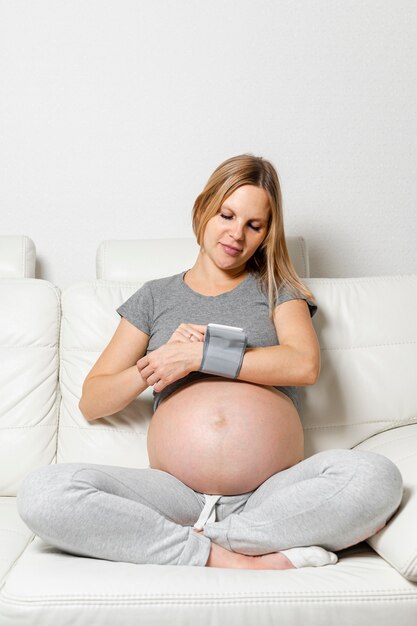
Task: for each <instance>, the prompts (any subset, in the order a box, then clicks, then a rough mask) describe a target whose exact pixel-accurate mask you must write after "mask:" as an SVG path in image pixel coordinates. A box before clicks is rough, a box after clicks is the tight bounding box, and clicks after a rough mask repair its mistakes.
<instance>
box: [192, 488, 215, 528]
mask: <svg viewBox="0 0 417 626" xmlns="http://www.w3.org/2000/svg"><path fill="white" fill-rule="evenodd" d="M204 497H205V499H206V503H205V505H204V507H203V510H202V511H201V513H200V517H199V518H198V520H197V521H196V523H195V524H194V528H195V529H196V530H202V529H203V528H204V526H205V525H206V524H207V522H208V523H211V522H215V521H216V502H217V500H219V498H221V495H219V496H211V495H207V494H204Z"/></svg>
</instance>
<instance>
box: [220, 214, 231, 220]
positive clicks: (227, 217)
mask: <svg viewBox="0 0 417 626" xmlns="http://www.w3.org/2000/svg"><path fill="white" fill-rule="evenodd" d="M220 217H222V218H223V219H224V220H231V219H232V216H231V215H225V214H224V213H220Z"/></svg>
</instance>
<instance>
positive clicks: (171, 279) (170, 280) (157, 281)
mask: <svg viewBox="0 0 417 626" xmlns="http://www.w3.org/2000/svg"><path fill="white" fill-rule="evenodd" d="M183 275H184V272H179V274H172V276H164V277H163V278H153V279H151V280H148V281H147V282H146V283H145V285H146V286H147V288H148V289H150V290H151V291H152V293H160V292H163V291H166V290H172V289H175V288H178V287H179V286H181V282H182V277H183Z"/></svg>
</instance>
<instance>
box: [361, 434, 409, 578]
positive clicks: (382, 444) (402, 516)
mask: <svg viewBox="0 0 417 626" xmlns="http://www.w3.org/2000/svg"><path fill="white" fill-rule="evenodd" d="M355 449H356V450H370V451H372V452H378V453H380V454H383V455H384V456H386V457H388V458H389V459H390V460H391V461H393V462H394V463H395V464H396V465H397V467H398V468H399V470H400V472H401V474H402V477H403V483H404V493H403V498H402V501H401V505H400V507H399V509H398V510H397V512H396V513H395V514H394V515H393V517H392V518H391V519H390V520H389V522H388V524H387V525H386V526H385V527H384V528H383V529H382V530H381V531H379V532H378V533H376V534H375V535H373V536H372V537H370V538H369V539H367V543H368V544H369V545H370V546H371V547H372V548H373V549H374V550H375V552H377V553H378V554H379V555H380V556H381V557H382V558H383V559H385V560H386V561H387V562H388V563H389V564H390V565H392V566H393V567H394V568H395V569H396V570H397V571H398V572H399V573H400V574H402V575H403V576H404V577H405V578H407V579H408V580H411V581H417V533H416V527H417V424H410V425H408V426H401V427H399V428H393V429H391V430H387V431H385V432H383V433H378V434H377V435H375V436H374V437H371V438H370V439H367V440H366V441H363V442H362V443H360V444H358V445H357V446H355Z"/></svg>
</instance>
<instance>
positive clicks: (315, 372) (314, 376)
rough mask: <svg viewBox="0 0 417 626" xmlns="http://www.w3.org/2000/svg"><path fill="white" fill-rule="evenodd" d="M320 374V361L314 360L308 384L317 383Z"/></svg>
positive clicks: (310, 368) (308, 374) (309, 370)
mask: <svg viewBox="0 0 417 626" xmlns="http://www.w3.org/2000/svg"><path fill="white" fill-rule="evenodd" d="M319 376H320V361H316V360H314V361H313V362H312V363H311V364H310V367H309V369H308V372H307V383H306V384H307V385H315V384H316V382H317V381H318V379H319Z"/></svg>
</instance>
